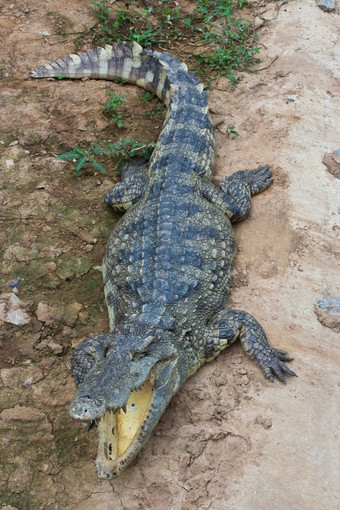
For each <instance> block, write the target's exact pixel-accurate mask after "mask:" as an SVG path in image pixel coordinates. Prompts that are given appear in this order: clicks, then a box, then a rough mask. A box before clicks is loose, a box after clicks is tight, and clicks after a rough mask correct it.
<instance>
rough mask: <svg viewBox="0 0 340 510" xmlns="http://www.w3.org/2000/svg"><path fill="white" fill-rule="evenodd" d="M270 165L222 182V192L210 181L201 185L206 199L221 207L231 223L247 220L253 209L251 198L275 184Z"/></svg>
mask: <svg viewBox="0 0 340 510" xmlns="http://www.w3.org/2000/svg"><path fill="white" fill-rule="evenodd" d="M273 180H274V179H273V177H272V173H271V171H270V169H269V166H268V165H265V166H259V167H258V168H257V169H256V170H240V171H239V172H235V173H234V174H232V175H231V176H229V177H227V178H226V179H223V180H222V181H221V182H220V187H221V190H222V191H221V190H219V189H218V188H216V186H214V185H213V184H212V183H210V182H209V181H206V180H203V179H202V181H201V182H200V183H199V189H200V192H201V193H202V195H203V196H204V198H206V199H207V200H209V202H211V203H213V204H215V205H217V206H218V207H220V208H221V209H222V210H223V212H224V213H225V214H226V215H227V216H228V218H229V219H230V221H232V222H236V221H241V220H244V219H245V218H247V216H249V213H250V209H251V197H252V196H254V195H257V194H258V193H261V191H264V190H265V189H267V188H268V187H269V186H270V185H271V184H272V182H273Z"/></svg>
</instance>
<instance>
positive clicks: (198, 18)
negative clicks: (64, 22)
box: [90, 0, 259, 85]
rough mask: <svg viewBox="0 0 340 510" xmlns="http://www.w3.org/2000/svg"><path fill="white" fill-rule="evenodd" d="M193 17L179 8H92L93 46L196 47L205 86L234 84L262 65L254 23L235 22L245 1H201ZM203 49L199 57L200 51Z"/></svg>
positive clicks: (169, 4)
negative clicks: (218, 81)
mask: <svg viewBox="0 0 340 510" xmlns="http://www.w3.org/2000/svg"><path fill="white" fill-rule="evenodd" d="M194 3H195V4H196V9H194V10H193V11H192V14H190V15H188V14H186V15H183V14H182V12H181V9H180V6H178V4H177V2H175V1H172V0H169V1H168V0H167V1H162V2H157V3H156V2H154V3H153V4H152V6H151V5H149V6H148V5H147V6H145V3H144V2H143V4H144V5H143V6H141V5H140V2H136V1H130V2H124V3H123V2H120V1H117V2H115V4H114V6H112V7H111V5H109V3H108V2H107V1H106V0H103V1H99V2H92V4H93V5H94V7H95V17H96V18H97V23H96V24H95V25H94V26H93V27H91V29H90V32H91V34H92V42H93V43H99V44H101V45H104V44H112V43H114V42H118V43H119V42H123V41H130V42H131V43H132V42H134V41H136V42H137V43H139V44H140V45H141V46H145V47H147V46H161V47H163V46H168V47H171V48H173V47H174V46H175V45H176V42H178V41H181V42H184V45H185V46H186V45H191V46H193V47H196V50H195V51H194V52H193V53H192V54H189V55H188V56H187V61H188V62H189V64H190V63H192V65H193V67H194V70H195V72H196V73H197V74H199V75H200V76H202V77H203V78H204V80H205V81H206V82H208V85H209V83H210V82H211V80H212V79H214V78H216V77H217V76H221V75H222V76H226V77H227V78H228V79H229V80H230V81H231V82H232V83H237V82H238V81H239V78H237V77H236V76H235V73H236V71H238V70H245V69H247V68H249V65H250V64H254V63H255V62H257V61H258V59H256V58H255V56H256V54H258V53H259V48H258V47H257V46H256V40H257V37H256V34H255V32H254V30H253V27H252V24H251V22H250V21H248V20H245V19H243V18H237V17H236V16H235V9H236V8H238V9H240V8H242V6H244V5H245V4H247V1H246V0H196V2H194ZM202 45H203V46H204V48H205V51H204V52H203V53H200V52H199V50H198V48H199V47H201V46H202Z"/></svg>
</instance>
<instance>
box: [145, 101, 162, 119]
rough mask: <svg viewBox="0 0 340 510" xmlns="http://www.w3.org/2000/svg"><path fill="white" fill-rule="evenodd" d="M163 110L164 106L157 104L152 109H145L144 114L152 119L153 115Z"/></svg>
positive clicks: (159, 113)
mask: <svg viewBox="0 0 340 510" xmlns="http://www.w3.org/2000/svg"><path fill="white" fill-rule="evenodd" d="M164 110H165V106H164V105H163V104H157V105H156V106H155V107H154V108H153V109H152V110H147V112H146V114H147V116H148V117H149V119H150V120H153V119H154V117H155V115H161V114H162V113H164Z"/></svg>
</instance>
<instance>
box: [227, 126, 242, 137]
mask: <svg viewBox="0 0 340 510" xmlns="http://www.w3.org/2000/svg"><path fill="white" fill-rule="evenodd" d="M225 133H226V135H228V136H229V137H230V136H240V134H239V133H238V132H237V131H236V130H235V126H232V125H231V124H229V126H228V127H227V129H226V130H225Z"/></svg>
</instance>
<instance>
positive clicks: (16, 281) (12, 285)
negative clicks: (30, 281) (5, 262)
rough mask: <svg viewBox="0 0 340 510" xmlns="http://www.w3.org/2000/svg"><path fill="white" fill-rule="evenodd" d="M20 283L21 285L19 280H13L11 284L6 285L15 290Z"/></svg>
mask: <svg viewBox="0 0 340 510" xmlns="http://www.w3.org/2000/svg"><path fill="white" fill-rule="evenodd" d="M20 283H21V280H20V278H15V279H14V280H12V281H11V283H9V284H8V286H9V287H10V288H11V289H17V288H18V287H19V285H20Z"/></svg>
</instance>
